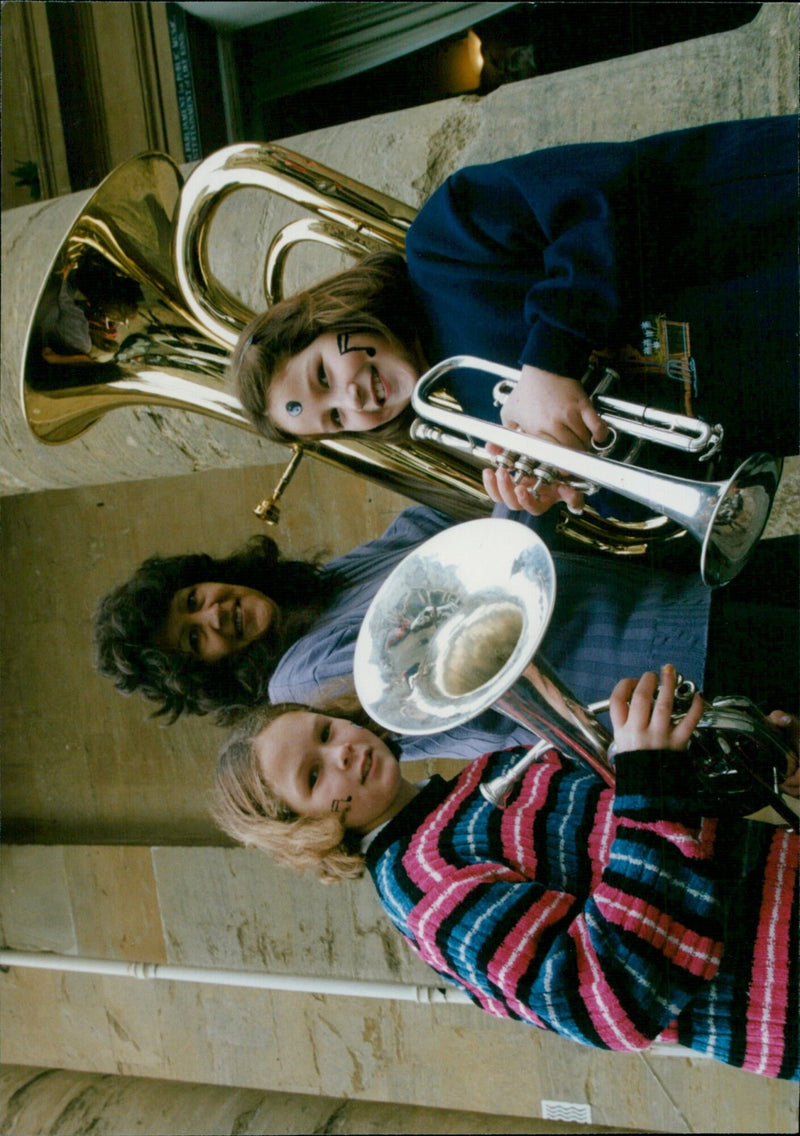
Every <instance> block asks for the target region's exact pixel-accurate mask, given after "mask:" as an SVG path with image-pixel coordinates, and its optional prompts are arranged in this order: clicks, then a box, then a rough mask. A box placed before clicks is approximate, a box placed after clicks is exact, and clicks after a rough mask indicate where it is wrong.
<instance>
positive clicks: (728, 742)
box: [353, 519, 798, 828]
mask: <svg viewBox="0 0 800 1136" xmlns="http://www.w3.org/2000/svg"><path fill="white" fill-rule="evenodd" d="M555 597H556V576H555V567H554V564H553V560H552V557H551V556H550V553H549V551H548V549H547V547H546V546H545V544H544V542H543V541H542V540H541V538H540V537H539V536H538V535H537V534H536V533H534V532H532V531H531V530H530V529H528V528H526V527H525V526H524V525H520V524H517V523H516V522H514V521H504V520H489V519H483V520H476V521H470V522H467V523H465V524H460V525H455V526H453V527H452V528H450V529H446V530H445V531H444V532H441V533H438V534H437V535H436V536H434V537H431V538H430V539H429V540H427V541H425V543H424V544H422V545H420V547H419V548H417V549H415V550H414V551H413V552H412V553H410V554H409V555H408V556H407V557H406V558H405V559H404V560H403V561H402V562H401V563H400V564H399V565H398V566H397V567H396V568H395V569H394V571H393V572H392V573H391V574H390V575H389V576H388V578H387V579H386V580H385V581H384V582H383V584H382V585H381V587H380V589H379V590H378V592H377V593H376V595H375V597H374V599H373V601H372V603H371V604H370V607H369V609H368V611H367V614H366V616H365V617H364V621H363V623H362V625H361V630H360V632H359V635H358V640H357V643H356V650H355V656H354V661H353V675H354V679H355V687H356V691H357V693H358V697H359V700H360V702H361V705H362V706H363V707H364V709H365V710H366V711H367V713H368V714H369V715H370V716H371V717H372V718H373V719H374V720H375V721H376V722H378V723H379V724H380V725H382V726H384V727H386V729H388V730H391V731H393V732H394V733H396V734H401V735H402V734H409V735H422V734H436V733H441V732H442V731H444V730H447V729H453V728H455V727H456V726H460V725H463V724H464V723H465V722H468V721H470V720H471V719H473V718H475V717H476V716H477V715H479V714H481V713H483V711H485V710H488V709H489V708H494V709H496V710H499V711H500V712H501V713H504V714H506V715H507V716H508V717H510V718H512V719H513V720H514V721H515V722H517V723H518V724H520V725H522V726H524V727H525V728H526V729H528V730H529V731H530V732H531V733H533V734H534V735H536V736H537V737H538V738H539V739H540V741H539V742H538V743H537V745H535V746H534V747H533V748H532V749H531V750H529V751H528V752H527V753H526V754H525V755H524V756H523V757H522V758H521V759H520V760H519V761H518V762H516V763H515V764H514V765H513V766H512V767H511V769H509V770H508V771H507V772H506V773H505V775H504V776H503V777H502V778H501V779H500V780H499V781H489V782H486V783H484V784H483V785H482V786H481V791H482V792H483V794H484V796H485V797H486V798H487V800H489V801H490V802H491V803H492V804H496V805H498V806H499V807H503V805H504V803H505V800H506V796H507V793H508V791H509V789H510V788H511V787H512V786H513V784H514V783H515V782H516V781H517V780H518V779H519V778H520V777H521V776H522V775H523V774H524V772H525V771H526V770H527V768H528V767H529V766H530V765H531V764H532V763H534V762H535V761H537V760H538V759H539V758H540V757H541V756H542V754H543V753H544V752H546V751H547V750H548V749H550V748H552V747H555V748H556V749H557V750H559V752H560V753H562V754H563V755H565V756H566V757H569V758H571V759H575V760H580V761H584V762H586V763H587V764H588V765H589V766H590V767H591V768H592V769H593V770H594V771H595V772H596V773H597V774H598V775H599V776H600V777H601V778H602V779H603V780H604V781H605V782H606V784H607V785H613V784H614V769H613V742H612V737H611V735H610V734H609V732H608V731H607V730H606V728H605V727H604V726H603V724H602V723H601V722H600V720H599V718H598V715H599V714H600V713H601V712H602V711H603V710H604V709H607V707H608V704H607V703H594V704H592V705H590V706H583V705H582V704H581V703H580V702H579V701H578V699H577V698H576V697H575V696H574V694H572V692H571V691H570V690H569V689H568V687H567V686H566V685H565V684H564V683H563V682H562V681H561V680H560V679H559V677H558V675H557V674H556V673H555V672H554V670H553V669H552V668H551V667H550V666H549V665H548V663H547V662H546V660H545V659H544V658H542V656H541V654H539V653H538V650H539V645H540V644H541V642H542V640H543V639H544V636H545V632H546V631H547V627H548V624H549V622H550V617H551V615H552V612H553V608H554V605H555ZM677 693H678V698H677V699H676V706H678V705H682V706H683V711H684V712H685V710H686V709H688V705H689V704H690V703H691V700H692V697H693V694H694V687H693V686H692V685H691V684H690V683H686V682H685V681H681V683H680V684H679V688H678V692H677ZM679 714H680V711H679ZM790 752H791V751H790V749H789V747H788V746H787V745H785V744H784V743H783V741H782V740H781V738H780V737H779V735H778V733H777V731H775V730H773V729H772V727H771V726H770V725H769V723H767V722H766V721H765V719H764V717H763V715H762V714H761V713H760V712H759V711H758V710H757V708H756V707H755V706H753V705H752V704H751V703H749V702H748V700H747V699H743V698H737V697H733V698H719V699H715V700H714V701H713V702H712V703H711V704H710V705H708V706H707V707H706V709H705V711H704V713H703V716H702V718H701V720H700V722H699V724H698V726H697V727H696V729H695V731H694V734H693V736H692V739H691V743H690V749H689V753H688V756H687V763H688V764H687V768H688V770H689V772H688V773H687V776H693V777H694V778H695V779H696V783H697V788H698V795H699V799H701V800H702V801H703V804H704V807H706V808H707V809H708V814H707V815H710V816H715V815H718V812H719V813H720V814H723V813H726V812H732V813H734V814H736V815H740V816H747V815H749V814H751V813H753V812H756V811H757V810H759V809H761V808H762V807H764V806H766V805H770V806H772V808H773V809H775V811H776V812H777V813H778V815H779V817H780V818H781V819H782V820H785V821H786V822H787V823H789V824H790V825H792V827H794V828H797V825H798V819H797V816H796V815H795V813H794V810H793V809H792V808H790V807H789V806H788V805H787V804H786V802H785V801H784V800H783V797H782V796H781V794H780V793H779V792H778V788H777V786H778V783H779V781H782V780H783V777H784V776H785V771H786V769H787V760H788V755H789V754H790ZM453 756H455V757H457V756H458V755H457V754H454V755H453Z"/></svg>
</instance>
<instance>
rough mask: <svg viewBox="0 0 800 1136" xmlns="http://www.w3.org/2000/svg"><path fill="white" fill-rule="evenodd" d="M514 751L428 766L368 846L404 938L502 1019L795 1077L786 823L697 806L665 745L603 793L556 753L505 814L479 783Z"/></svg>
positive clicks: (793, 880)
mask: <svg viewBox="0 0 800 1136" xmlns="http://www.w3.org/2000/svg"><path fill="white" fill-rule="evenodd" d="M520 752H522V751H520V750H514V751H505V752H503V753H496V754H490V755H487V756H486V757H484V758H482V759H481V760H479V761H475V762H472V763H471V764H470V765H469V766H468V767H467V768H465V770H464V771H463V772H462V773H461V774H460V775H459V776H458V777H457V778H456V779H455V780H454V781H452V782H446V781H444V780H442V779H441V778H440V777H438V776H437V777H434V778H432V779H431V781H430V782H429V783H428V784H427V785H425V786H424V787H423V788H422V789H421V790H420V792H419V794H418V795H417V796H416V797H415V799H414V800H413V801H412V802H411V803H410V804H409V805H408V806H407V807H406V808H405V809H404V810H403V811H402V812H401V813H399V814H398V815H397V816H396V817H395V818H394V819H393V820H392V821H390V822H389V824H388V825H386V827H385V828H384V829H383V830H381V831H380V832H379V833H378V835H377V837H376V838H375V839H374V841H373V842H372V844H371V845H370V846H369V848H368V850H367V853H366V861H367V867H368V869H369V871H370V873H371V875H372V878H373V880H374V882H375V885H376V887H377V889H378V892H379V895H380V898H381V901H382V903H383V904H384V906H385V908H386V910H387V912H388V914H389V916H390V917H391V919H392V920H393V922H394V924H395V926H396V927H397V928H398V929H399V930H400V932H401V933H402V934H403V935H404V936H405V938H406V939H407V940H408V942H409V943H410V945H411V946H412V947H413V948H414V950H416V952H417V953H418V954H419V955H420V957H421V958H422V959H423V960H424V961H425V962H426V963H428V964H429V965H430V966H432V967H433V968H434V969H435V970H436V971H438V972H439V973H440V974H441V975H443V976H444V977H445V978H447V979H449V980H451V981H452V982H454V983H455V984H456V985H457V986H460V987H462V988H463V989H464V990H465V991H466V992H467V993H468V994H469V996H470V997H471V998H472V999H473V1001H474V1002H475V1003H476V1004H477V1005H478V1006H480V1007H481V1008H482V1009H484V1010H486V1011H488V1012H489V1013H490V1014H495V1015H496V1016H498V1017H509V1018H515V1019H520V1020H523V1021H526V1022H529V1023H530V1024H531V1025H534V1026H539V1027H540V1028H543V1029H550V1030H554V1031H555V1032H557V1033H559V1034H561V1035H563V1036H565V1037H568V1038H572V1039H573V1040H574V1041H578V1042H581V1043H583V1044H586V1045H590V1046H596V1047H600V1048H604V1049H615V1050H632V1049H644V1048H646V1047H647V1046H648V1045H649V1044H650V1043H651V1042H652V1041H654V1040H656V1039H658V1040H661V1041H663V1040H673V1041H679V1042H680V1043H681V1044H683V1045H685V1046H689V1047H691V1048H693V1049H696V1050H698V1051H699V1052H702V1053H705V1054H708V1055H710V1056H712V1057H714V1058H716V1059H718V1060H720V1061H724V1062H726V1063H727V1064H730V1065H734V1066H737V1067H741V1068H744V1069H748V1070H751V1071H753V1072H756V1073H761V1074H763V1075H765V1076H770V1077H781V1078H785V1079H790V1080H796V1079H797V1078H798V1044H797V1019H798V973H797V948H798V941H797V940H798V934H797V931H798V928H797V909H796V908H797V865H798V837H797V836H796V834H789V833H787V832H785V831H783V830H780V829H774V828H772V827H771V826H770V825H766V824H760V823H756V822H747V821H740V820H716V819H707V818H703V817H701V816H700V815H699V814H698V813H697V812H696V806H695V805H694V803H693V801H692V786H691V785H687V784H686V783H685V782H686V777H685V776H684V773H685V755H684V754H681V753H673V752H642V753H635V754H622V755H620V757H619V758H618V761H617V785H616V792H614V791H612V790H610V789H608V788H607V787H606V786H605V785H604V784H603V783H602V782H601V781H600V779H599V778H598V777H597V776H596V775H595V774H594V773H593V772H592V771H591V770H589V769H588V768H587V767H585V766H582V765H576V764H575V763H573V762H569V761H567V760H565V759H563V758H561V757H560V756H559V755H558V754H557V753H556V752H555V750H553V751H551V752H550V753H549V754H548V755H547V756H546V757H545V759H544V760H543V761H542V762H541V763H540V764H538V765H534V766H532V767H531V768H530V769H529V770H528V772H527V774H526V776H525V778H524V779H523V781H522V782H521V783H520V784H519V785H518V786H517V788H516V790H515V793H514V795H513V797H512V799H511V802H510V803H509V805H508V807H507V808H506V809H505V810H503V811H501V810H499V809H497V808H495V807H493V806H491V805H489V804H488V803H487V802H486V801H485V800H484V798H483V797H482V796H481V795H480V792H479V790H478V784H479V782H480V781H481V779H483V778H487V779H488V778H489V777H492V776H495V775H496V774H497V773H498V772H499V771H500V770H502V769H503V768H504V767H506V766H507V765H508V764H509V763H510V762H511V761H513V760H514V759H515V758H516V757H517V756H519V753H520Z"/></svg>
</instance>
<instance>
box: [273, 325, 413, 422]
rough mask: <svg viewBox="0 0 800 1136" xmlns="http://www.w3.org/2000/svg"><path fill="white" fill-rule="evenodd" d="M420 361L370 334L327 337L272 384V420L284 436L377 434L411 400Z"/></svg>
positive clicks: (297, 357) (320, 338) (294, 359)
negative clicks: (367, 432) (378, 427)
mask: <svg viewBox="0 0 800 1136" xmlns="http://www.w3.org/2000/svg"><path fill="white" fill-rule="evenodd" d="M418 377H419V367H418V362H417V361H416V360H414V359H412V357H411V356H410V355H407V354H405V353H401V352H400V351H399V350H396V349H395V348H393V347H392V346H391V345H390V344H389V341H388V340H387V339H384V338H383V337H382V336H380V335H374V334H370V333H367V332H364V333H363V334H362V333H361V332H352V333H350V332H339V333H338V334H336V333H334V332H326V333H325V334H324V335H319V336H317V338H316V339H315V340H314V341H313V342H312V343H311V344H309V346H308V347H306V348H305V350H303V351H300V352H299V353H298V354H297V355H293V356H292V358H291V359H289V361H288V363H286V364H285V366H284V367H283V369H282V370H281V371H279V372H278V373H277V374H276V375H275V377H274V378H273V380H272V383H271V384H270V389H269V396H268V408H269V416H270V419H271V420H272V422H273V423H274V425H275V426H277V427H278V429H280V430H282V431H283V432H284V433H286V434H297V435H301V436H304V437H313V436H316V435H321V434H337V433H339V432H340V431H345V430H346V431H348V432H350V433H353V432H359V433H360V432H362V431H365V430H374V429H375V427H377V426H383V425H384V424H385V423H386V422H391V421H392V419H394V418H396V417H397V416H398V414H401V413H402V412H403V411H404V410H405V408H406V407H407V406H408V404H409V402H410V401H411V394H412V392H413V390H414V386H415V384H416V381H417V379H418Z"/></svg>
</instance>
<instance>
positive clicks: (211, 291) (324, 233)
mask: <svg viewBox="0 0 800 1136" xmlns="http://www.w3.org/2000/svg"><path fill="white" fill-rule="evenodd" d="M244 187H256V188H261V189H264V190H266V191H267V192H269V193H276V194H279V195H280V196H282V197H284V198H287V199H289V200H290V201H293V202H295V203H297V204H298V205H300V206H301V207H302V208H304V209H306V210H308V212H309V213H310V214H311V216H310V217H308V218H304V219H301V220H299V221H294V222H292V223H291V224H289V225H286V226H284V228H283V229H281V231H280V232H279V233H278V234H277V235H276V236H275V237H274V238H273V240H272V243H271V245H270V248H269V251H268V254H267V263H266V269H265V281H264V295H265V305H267V304H271V303H272V302H274V301H275V300H277V299H279V298H280V297H281V293H282V283H281V281H282V276H283V271H284V267H285V263H286V258H287V255H288V253H289V252H290V251H291V250H292V249H293V248H294V247H295V246H296V245H297V244H298V242H300V241H315V242H319V243H322V244H326V245H329V246H332V247H335V248H337V249H340V250H342V251H344V252H345V253H348V254H350V255H353V256H361V255H363V254H364V253H366V252H368V251H372V250H374V249H376V248H380V247H386V245H389V246H394V247H395V248H398V249H402V247H403V242H404V238H405V232H406V230H407V229H408V226H409V225H410V223H411V221H412V220H413V218H414V210H413V209H411V208H410V207H409V206H408V205H405V204H404V203H403V202H401V201H397V200H396V199H394V198H392V197H389V196H387V195H386V194H382V193H378V192H377V191H376V190H374V189H372V188H370V187H369V186H367V185H363V184H362V183H360V182H356V181H354V180H353V179H351V178H347V177H344V176H343V175H341V174H338V173H336V172H335V171H333V170H330V169H328V168H327V167H325V166H323V165H320V164H319V163H317V162H314V161H311V160H310V159H308V158H304V157H302V156H301V155H299V154H295V153H293V152H292V151H290V150H287V149H285V148H284V147H282V146H276V145H273V144H262V143H241V144H236V145H233V146H228V147H226V148H224V149H222V150H220V151H218V152H217V153H215V154H212V155H211V156H210V157H209V158H207V159H206V160H204V161H203V162H201V163H200V164H199V165H198V166H197V167H196V168H195V169H194V171H193V172H192V174H191V175H190V176H189V178H188V179H187V180H186V182H185V184H184V179H183V177H182V175H181V172H180V170H179V169H178V167H177V165H176V164H175V162H174V161H173V160H172V159H171V158H170V157H168V156H167V155H166V154H160V153H146V154H141V155H139V156H138V157H135V158H132V159H130V160H129V161H127V162H125V163H123V164H122V165H121V166H119V167H118V168H117V169H115V170H114V171H112V173H110V174H109V175H108V177H107V178H105V180H104V181H103V182H102V183H101V184H100V186H99V187H98V188H97V189H96V191H95V192H94V193H93V194H92V196H91V197H90V199H89V200H88V201H87V202H86V204H85V205H84V206H83V208H82V210H81V213H80V215H79V217H78V219H77V220H76V221H75V223H74V224H73V225H72V227H71V228H70V230H69V232H68V233H67V235H66V237H65V239H64V241H63V243H62V245H61V248H60V249H59V252H58V253H57V255H56V256H55V258H54V260H53V262H52V264H51V265H50V267H49V269H48V271H47V274H46V277H45V280H44V283H43V285H42V288H41V291H40V294H39V298H38V301H37V304H36V308H35V311H34V314H33V317H32V319H31V323H30V327H29V330H28V335H27V340H26V346H25V352H24V364H23V374H22V377H21V404H22V409H23V414H24V416H25V419H26V421H27V423H28V426H29V427H30V429H31V431H32V432H33V434H34V435H35V437H36V438H37V439H38V440H39V441H41V442H43V443H45V444H48V445H57V444H61V443H65V442H69V441H72V440H73V439H75V438H77V437H79V436H80V435H81V434H83V433H84V432H85V431H86V430H88V429H90V427H91V426H93V425H94V423H95V422H97V421H98V419H99V418H101V417H102V416H103V415H104V414H106V413H108V412H109V411H111V410H114V409H117V408H120V407H126V406H147V407H149V406H170V407H177V408H179V409H183V410H190V411H196V412H198V413H201V414H206V415H209V416H210V417H212V418H216V419H219V420H222V421H225V422H228V423H230V424H233V425H235V426H240V427H242V428H243V429H246V430H252V429H253V428H252V427H251V426H250V424H249V423H248V421H247V420H246V418H245V415H244V413H243V411H242V408H241V405H240V403H239V401H238V399H237V398H235V397H234V396H233V395H232V394H231V393H230V392H229V391H228V390H226V387H225V373H226V368H227V365H228V361H229V358H230V353H231V349H232V347H233V345H234V344H235V342H236V339H237V337H238V334H239V331H240V330H241V329H242V328H243V327H244V326H245V325H246V324H247V323H248V322H249V320H250V319H251V318H252V317H253V315H254V314H255V313H254V312H252V311H250V310H249V309H248V308H247V307H246V306H245V305H243V304H242V303H241V301H240V300H239V299H238V298H237V297H235V296H234V295H233V293H232V292H230V291H229V290H228V289H227V288H226V287H225V286H224V284H223V283H222V282H221V281H219V280H218V279H217V278H216V276H215V275H214V273H213V272H212V270H211V267H210V263H209V259H210V258H209V232H210V230H211V226H212V224H213V221H214V218H215V216H216V214H217V212H218V209H219V207H220V205H221V204H222V202H223V201H224V200H225V198H226V197H227V196H229V195H230V194H231V193H234V192H235V191H236V190H238V189H241V188H244ZM293 450H294V456H293V459H292V463H291V469H292V470H293V469H294V468H295V467H296V465H297V462H298V460H299V458H300V455H301V454H302V453H304V452H305V453H309V454H312V455H313V456H314V457H317V458H320V459H321V460H323V461H327V462H330V463H331V464H334V465H337V466H341V467H343V468H345V469H348V470H350V471H351V472H354V473H358V474H360V475H361V476H364V477H368V478H371V479H373V480H375V481H378V482H379V483H381V484H383V485H385V486H387V487H388V488H390V489H394V490H396V491H397V492H400V493H404V494H405V495H407V496H409V497H411V498H413V499H416V500H420V501H423V502H427V503H430V504H432V505H435V506H438V507H439V508H441V509H444V510H445V511H446V512H448V513H449V514H450V515H452V516H454V517H456V518H465V517H474V516H479V515H481V514H485V513H488V512H489V511H490V508H491V503H490V502H489V501H488V498H487V497H486V494H485V493H484V490H483V486H482V484H481V480H480V473H479V471H477V470H476V469H475V468H474V467H473V466H472V465H471V464H470V463H468V462H457V461H456V462H454V461H452V460H451V459H449V458H448V457H447V456H445V455H443V454H442V453H441V451H440V450H439V449H437V448H436V447H427V446H422V447H421V446H419V445H417V444H416V443H412V441H411V440H410V439H408V440H406V441H403V440H399V441H391V442H390V441H385V440H381V439H376V438H371V437H369V436H367V435H363V436H360V437H352V438H336V439H320V440H319V441H314V442H309V443H306V442H303V443H302V445H300V444H298V445H296V446H294V447H293ZM289 476H290V471H287V475H285V476H284V478H283V479H282V482H281V486H280V487H279V489H278V491H277V492H276V494H275V495H274V496H273V498H272V499H271V500H270V501H265V502H264V503H263V504H262V505H261V506H259V509H258V510H257V512H258V513H259V515H262V516H263V517H264V519H266V520H268V521H270V522H273V523H274V522H275V521H276V520H277V518H278V507H277V499H278V497H279V496H280V493H281V492H282V490H283V488H284V487H285V485H286V483H287V482H288V477H289Z"/></svg>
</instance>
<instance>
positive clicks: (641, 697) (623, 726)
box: [609, 666, 703, 753]
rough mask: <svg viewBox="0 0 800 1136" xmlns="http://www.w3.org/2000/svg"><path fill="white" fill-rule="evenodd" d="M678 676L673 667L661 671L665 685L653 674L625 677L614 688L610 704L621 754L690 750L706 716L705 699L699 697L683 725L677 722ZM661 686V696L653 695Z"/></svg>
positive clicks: (693, 701)
mask: <svg viewBox="0 0 800 1136" xmlns="http://www.w3.org/2000/svg"><path fill="white" fill-rule="evenodd" d="M675 684H676V674H675V668H674V667H673V666H665V667H662V668H661V683H660V686H659V680H658V678H657V677H656V675H655V674H654V673H653V672H652V671H648V672H647V673H646V674H643V675H642V677H641V678H640V679H639V680H638V681H637V680H636V679H635V678H623V679H621V680H620V681H619V682H618V683H617V685H616V686H615V687H614V691H613V693H612V695H611V701H610V705H609V713H610V715H611V722H612V724H613V726H614V743H615V749H616V752H617V753H625V752H626V751H628V750H635V749H676V750H681V749H686V747H687V746H688V744H689V739H690V738H691V736H692V733H693V731H694V728H695V726H696V725H697V723H698V722H699V721H700V718H701V717H702V714H703V700H702V698H701V697H700V695H699V694H696V695H695V696H694V698H693V700H692V704H691V706H690V707H689V710H688V711H687V713H686V714H685V716H684V717H683V718H682V719H681V720H680V722H677V723H673V722H672V719H671V716H672V706H673V700H674V697H675ZM657 686H658V696H657V697H656V699H655V701H653V696H654V695H655V692H656V687H657Z"/></svg>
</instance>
